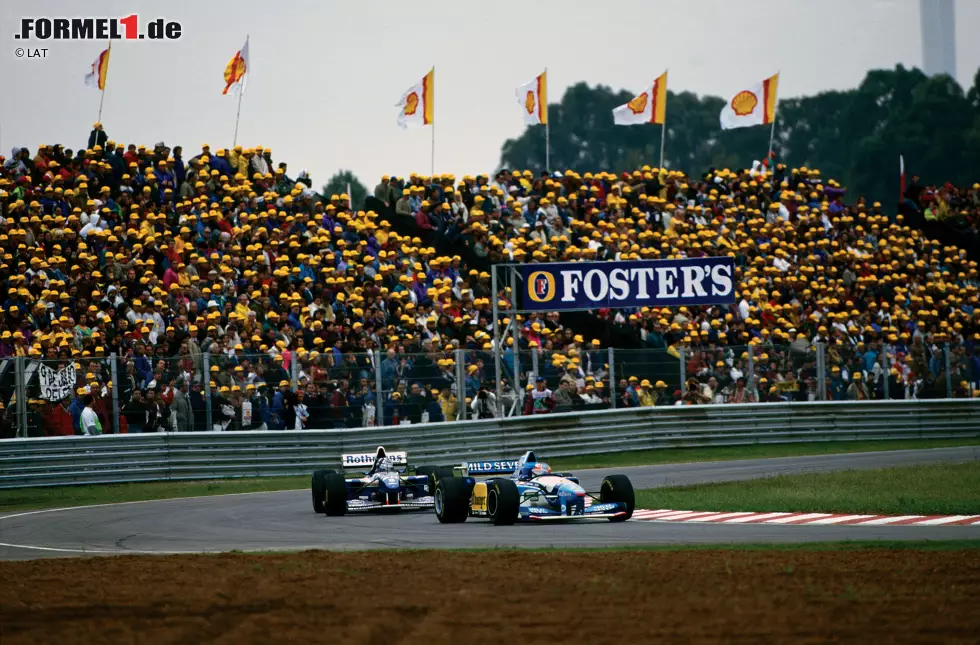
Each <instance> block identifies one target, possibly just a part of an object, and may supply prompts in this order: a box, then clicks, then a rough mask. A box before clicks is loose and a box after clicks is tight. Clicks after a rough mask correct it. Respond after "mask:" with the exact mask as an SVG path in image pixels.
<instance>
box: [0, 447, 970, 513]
mask: <svg viewBox="0 0 980 645" xmlns="http://www.w3.org/2000/svg"><path fill="white" fill-rule="evenodd" d="M974 445H980V438H977V439H938V440H928V439H923V440H900V441H855V442H850V443H839V442H838V443H835V442H822V443H806V444H787V445H768V444H767V445H753V446H725V447H717V448H664V449H658V450H637V451H632V452H624V453H608V454H602V455H588V456H583V457H560V458H556V459H553V460H552V459H549V460H548V461H549V463H550V464H551V466H552V467H553V468H555V469H556V470H572V471H574V470H578V469H581V468H605V467H621V466H643V465H656V464H672V463H690V462H696V461H727V460H732V459H762V458H767V457H796V456H801V455H826V454H839V453H849V452H867V451H876V450H909V449H917V448H945V447H954V446H974ZM545 456H546V455H545ZM309 485H310V480H309V477H308V476H299V477H267V478H261V479H222V480H208V481H186V482H151V483H138V484H105V485H93V486H57V487H50V488H19V489H6V490H0V512H3V513H9V512H12V511H26V510H36V509H44V508H60V507H63V506H85V505H89V504H111V503H117V502H139V501H147V500H155V499H170V498H174V497H200V496H204V495H227V494H230V493H256V492H269V491H277V490H289V489H294V488H307V487H308V486H309ZM658 508H659V507H658ZM692 510H694V509H692Z"/></svg>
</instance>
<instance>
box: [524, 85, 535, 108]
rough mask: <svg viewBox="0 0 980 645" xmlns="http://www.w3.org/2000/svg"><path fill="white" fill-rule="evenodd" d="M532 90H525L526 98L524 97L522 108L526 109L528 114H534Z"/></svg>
mask: <svg viewBox="0 0 980 645" xmlns="http://www.w3.org/2000/svg"><path fill="white" fill-rule="evenodd" d="M534 104H535V101H534V92H532V91H531V90H528V91H527V98H526V99H524V109H526V110H527V113H528V114H534Z"/></svg>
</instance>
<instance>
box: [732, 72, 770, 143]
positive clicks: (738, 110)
mask: <svg viewBox="0 0 980 645" xmlns="http://www.w3.org/2000/svg"><path fill="white" fill-rule="evenodd" d="M778 86H779V74H774V75H772V76H770V77H769V78H767V79H766V80H764V81H762V82H761V83H759V84H758V85H754V86H752V87H750V88H748V89H745V90H742V91H741V92H738V93H737V94H735V96H733V97H732V98H731V99H730V100H729V101H728V102H727V103H726V104H725V107H723V108H722V109H721V129H722V130H731V129H732V128H745V127H748V126H750V125H765V124H768V123H772V122H773V119H775V118H776V89H777V87H778Z"/></svg>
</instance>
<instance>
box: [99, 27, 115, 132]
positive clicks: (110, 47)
mask: <svg viewBox="0 0 980 645" xmlns="http://www.w3.org/2000/svg"><path fill="white" fill-rule="evenodd" d="M107 51H108V52H109V53H108V54H106V56H108V57H109V62H110V63H111V62H112V41H111V40H110V41H109V49H108V50H107ZM105 76H106V77H105V80H106V82H105V83H103V84H102V96H101V97H99V118H97V119H96V121H98V122H99V123H102V104H103V103H105V86H106V85H108V80H109V69H108V67H106V71H105ZM95 78H96V79H98V76H96V77H95Z"/></svg>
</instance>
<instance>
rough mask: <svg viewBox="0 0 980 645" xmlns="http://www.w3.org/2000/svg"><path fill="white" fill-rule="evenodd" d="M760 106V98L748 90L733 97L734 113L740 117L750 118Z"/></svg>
mask: <svg viewBox="0 0 980 645" xmlns="http://www.w3.org/2000/svg"><path fill="white" fill-rule="evenodd" d="M758 104H759V97H757V96H756V95H755V94H753V93H752V92H750V91H748V90H742V91H741V92H739V93H738V94H736V95H735V96H734V97H732V111H734V112H735V114H737V115H738V116H748V115H750V114H752V112H753V111H754V110H755V106H757V105H758Z"/></svg>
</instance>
